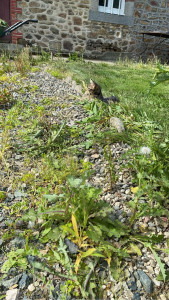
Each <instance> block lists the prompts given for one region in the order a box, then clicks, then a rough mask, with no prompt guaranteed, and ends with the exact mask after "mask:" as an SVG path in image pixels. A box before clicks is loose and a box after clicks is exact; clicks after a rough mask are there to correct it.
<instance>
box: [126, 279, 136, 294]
mask: <svg viewBox="0 0 169 300" xmlns="http://www.w3.org/2000/svg"><path fill="white" fill-rule="evenodd" d="M127 286H128V288H129V289H130V290H131V291H132V292H134V291H136V290H137V285H136V282H135V279H134V277H133V276H132V278H131V279H130V280H129V281H128V282H127Z"/></svg>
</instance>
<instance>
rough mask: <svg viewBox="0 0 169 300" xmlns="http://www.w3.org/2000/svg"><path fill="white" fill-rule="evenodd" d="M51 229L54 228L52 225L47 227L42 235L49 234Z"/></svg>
mask: <svg viewBox="0 0 169 300" xmlns="http://www.w3.org/2000/svg"><path fill="white" fill-rule="evenodd" d="M51 229H52V228H51V227H48V228H45V230H44V231H42V236H45V235H47V234H48V233H49V232H50V231H51Z"/></svg>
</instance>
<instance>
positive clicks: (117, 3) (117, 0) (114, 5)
mask: <svg viewBox="0 0 169 300" xmlns="http://www.w3.org/2000/svg"><path fill="white" fill-rule="evenodd" d="M119 1H120V0H114V2H113V8H119Z"/></svg>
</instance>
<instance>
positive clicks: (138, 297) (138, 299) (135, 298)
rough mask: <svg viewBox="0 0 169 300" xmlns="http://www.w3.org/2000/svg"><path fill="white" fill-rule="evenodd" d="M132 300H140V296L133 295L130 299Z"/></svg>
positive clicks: (137, 294)
mask: <svg viewBox="0 0 169 300" xmlns="http://www.w3.org/2000/svg"><path fill="white" fill-rule="evenodd" d="M132 300H141V296H140V294H139V293H135V294H133V298H132Z"/></svg>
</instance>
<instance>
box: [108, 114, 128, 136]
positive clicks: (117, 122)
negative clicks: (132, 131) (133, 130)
mask: <svg viewBox="0 0 169 300" xmlns="http://www.w3.org/2000/svg"><path fill="white" fill-rule="evenodd" d="M110 126H112V127H115V128H116V130H117V131H118V132H119V133H121V132H123V131H125V129H124V125H123V122H122V120H120V119H119V118H116V117H111V118H110Z"/></svg>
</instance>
